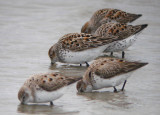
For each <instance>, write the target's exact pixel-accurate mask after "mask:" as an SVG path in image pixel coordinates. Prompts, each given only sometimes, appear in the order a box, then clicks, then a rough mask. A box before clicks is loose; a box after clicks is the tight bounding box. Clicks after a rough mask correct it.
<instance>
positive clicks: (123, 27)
mask: <svg viewBox="0 0 160 115" xmlns="http://www.w3.org/2000/svg"><path fill="white" fill-rule="evenodd" d="M145 27H147V24H143V25H136V26H132V25H127V24H122V23H106V24H103V25H101V26H100V27H99V28H98V29H97V30H96V32H95V35H97V36H103V37H104V36H108V35H113V36H118V37H121V38H127V37H129V36H131V35H134V34H136V33H138V32H140V31H141V30H143V29H144V28H145Z"/></svg>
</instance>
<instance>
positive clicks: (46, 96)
mask: <svg viewBox="0 0 160 115" xmlns="http://www.w3.org/2000/svg"><path fill="white" fill-rule="evenodd" d="M63 91H64V88H61V89H58V90H56V91H45V90H37V91H36V93H35V97H36V99H35V103H45V102H50V101H54V100H56V99H58V98H60V97H61V96H62V95H63Z"/></svg>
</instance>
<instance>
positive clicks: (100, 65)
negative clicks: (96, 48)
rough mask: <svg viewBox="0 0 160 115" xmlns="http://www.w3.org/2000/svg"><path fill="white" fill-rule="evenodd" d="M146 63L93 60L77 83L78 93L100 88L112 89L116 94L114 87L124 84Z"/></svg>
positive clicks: (111, 59) (115, 59) (120, 60)
mask: <svg viewBox="0 0 160 115" xmlns="http://www.w3.org/2000/svg"><path fill="white" fill-rule="evenodd" d="M146 64H148V63H140V62H129V61H125V60H122V59H117V58H106V57H105V58H99V59H97V60H95V61H94V62H93V63H92V64H91V65H90V66H89V68H88V69H87V70H86V72H85V74H84V76H83V79H82V80H80V81H79V82H77V90H78V92H92V90H98V89H102V88H108V87H113V88H114V92H117V89H116V86H118V85H120V84H121V83H123V82H124V84H123V87H122V91H123V90H124V87H125V84H126V80H127V79H128V77H130V76H131V73H132V72H133V71H135V70H136V69H138V68H140V67H143V66H145V65H146Z"/></svg>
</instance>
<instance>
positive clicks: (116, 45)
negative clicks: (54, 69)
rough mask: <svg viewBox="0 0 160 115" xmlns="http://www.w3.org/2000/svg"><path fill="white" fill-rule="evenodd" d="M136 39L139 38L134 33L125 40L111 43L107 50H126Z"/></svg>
mask: <svg viewBox="0 0 160 115" xmlns="http://www.w3.org/2000/svg"><path fill="white" fill-rule="evenodd" d="M136 39H137V37H136V35H133V36H130V37H128V38H126V39H124V40H121V41H115V42H113V44H111V45H110V46H108V47H107V48H106V49H105V52H118V51H124V50H125V49H127V48H128V47H130V46H131V45H132V44H133V43H134V42H135V41H136Z"/></svg>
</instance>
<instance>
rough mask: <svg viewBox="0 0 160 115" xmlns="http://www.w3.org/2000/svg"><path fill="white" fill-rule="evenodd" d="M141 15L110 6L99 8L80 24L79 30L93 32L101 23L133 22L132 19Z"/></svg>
mask: <svg viewBox="0 0 160 115" xmlns="http://www.w3.org/2000/svg"><path fill="white" fill-rule="evenodd" d="M141 16H142V15H141V14H132V13H127V12H124V11H122V10H118V9H111V8H106V9H101V10H98V11H96V12H95V13H94V14H93V16H92V17H91V19H90V20H89V21H88V22H86V23H85V24H84V25H83V26H82V29H81V32H82V33H91V34H94V32H95V31H96V30H97V29H98V27H100V26H101V25H102V24H105V23H108V22H119V23H128V22H133V21H134V20H136V19H137V18H139V17H141Z"/></svg>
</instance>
